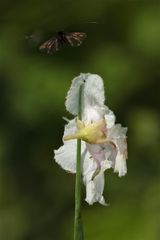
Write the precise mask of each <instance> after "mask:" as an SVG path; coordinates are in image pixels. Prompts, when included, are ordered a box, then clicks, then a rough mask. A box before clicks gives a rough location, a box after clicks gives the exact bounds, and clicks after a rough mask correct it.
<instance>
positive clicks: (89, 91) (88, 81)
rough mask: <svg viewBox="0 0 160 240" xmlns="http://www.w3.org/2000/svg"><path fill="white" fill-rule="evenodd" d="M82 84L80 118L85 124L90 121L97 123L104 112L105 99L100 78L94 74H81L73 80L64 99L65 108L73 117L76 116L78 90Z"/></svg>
mask: <svg viewBox="0 0 160 240" xmlns="http://www.w3.org/2000/svg"><path fill="white" fill-rule="evenodd" d="M82 84H84V87H83V98H82V109H83V113H82V118H83V120H85V121H87V122H89V121H92V119H93V121H98V120H99V118H101V115H102V112H104V100H105V97H104V87H103V81H102V78H101V77H100V76H98V75H96V74H90V73H87V74H84V73H81V74H80V75H79V76H78V77H76V78H74V79H73V81H72V84H71V88H70V90H69V91H68V94H67V98H66V103H65V104H66V108H67V110H68V111H69V112H70V113H72V114H73V115H77V114H78V96H79V88H80V86H81V85H82Z"/></svg>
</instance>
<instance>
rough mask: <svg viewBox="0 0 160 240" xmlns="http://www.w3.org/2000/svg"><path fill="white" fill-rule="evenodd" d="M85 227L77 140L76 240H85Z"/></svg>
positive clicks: (80, 105)
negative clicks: (83, 224)
mask: <svg viewBox="0 0 160 240" xmlns="http://www.w3.org/2000/svg"><path fill="white" fill-rule="evenodd" d="M82 88H83V85H81V86H80V89H79V99H78V118H79V119H80V120H81V108H82ZM83 239H84V237H83V226H82V219H81V140H77V164H76V183H75V219H74V240H83Z"/></svg>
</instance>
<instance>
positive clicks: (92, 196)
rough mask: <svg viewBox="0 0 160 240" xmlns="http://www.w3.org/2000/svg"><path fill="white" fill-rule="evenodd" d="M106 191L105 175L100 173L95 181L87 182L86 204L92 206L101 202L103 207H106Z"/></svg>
mask: <svg viewBox="0 0 160 240" xmlns="http://www.w3.org/2000/svg"><path fill="white" fill-rule="evenodd" d="M103 190H104V173H103V172H101V173H99V174H98V175H97V176H96V177H95V178H94V179H93V180H90V181H87V182H86V198H85V200H86V202H88V203H89V204H90V205H92V204H93V203H95V202H99V203H101V204H102V205H106V202H105V200H104V197H103Z"/></svg>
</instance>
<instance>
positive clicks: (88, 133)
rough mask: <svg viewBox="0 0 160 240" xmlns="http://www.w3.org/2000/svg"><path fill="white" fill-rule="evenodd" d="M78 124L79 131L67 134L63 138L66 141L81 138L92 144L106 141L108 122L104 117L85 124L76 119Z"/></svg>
mask: <svg viewBox="0 0 160 240" xmlns="http://www.w3.org/2000/svg"><path fill="white" fill-rule="evenodd" d="M76 125H77V129H78V131H77V132H75V133H74V134H71V135H67V136H65V137H64V138H63V139H64V141H67V140H71V139H81V140H83V141H85V142H87V143H90V144H100V143H106V142H108V141H107V137H106V122H105V120H104V119H100V120H99V121H98V122H94V123H89V124H87V125H86V126H85V124H84V123H83V122H82V121H81V120H79V119H78V118H77V119H76Z"/></svg>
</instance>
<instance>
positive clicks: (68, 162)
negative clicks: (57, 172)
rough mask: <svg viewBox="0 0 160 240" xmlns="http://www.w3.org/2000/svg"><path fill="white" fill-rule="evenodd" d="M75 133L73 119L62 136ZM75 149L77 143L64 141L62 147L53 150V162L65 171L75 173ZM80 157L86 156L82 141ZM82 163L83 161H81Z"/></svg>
mask: <svg viewBox="0 0 160 240" xmlns="http://www.w3.org/2000/svg"><path fill="white" fill-rule="evenodd" d="M75 131H76V123H75V119H73V120H71V121H70V122H69V123H68V124H67V125H66V126H65V131H64V136H65V135H69V134H72V133H74V132H75ZM76 149H77V141H76V140H70V141H64V145H63V146H61V147H60V148H59V149H58V150H54V154H55V161H56V162H57V163H58V164H59V165H60V166H61V167H62V168H63V169H65V170H66V171H69V172H72V173H75V172H76ZM81 150H82V156H85V154H86V144H85V142H83V141H82V144H81ZM82 163H83V161H82Z"/></svg>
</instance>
